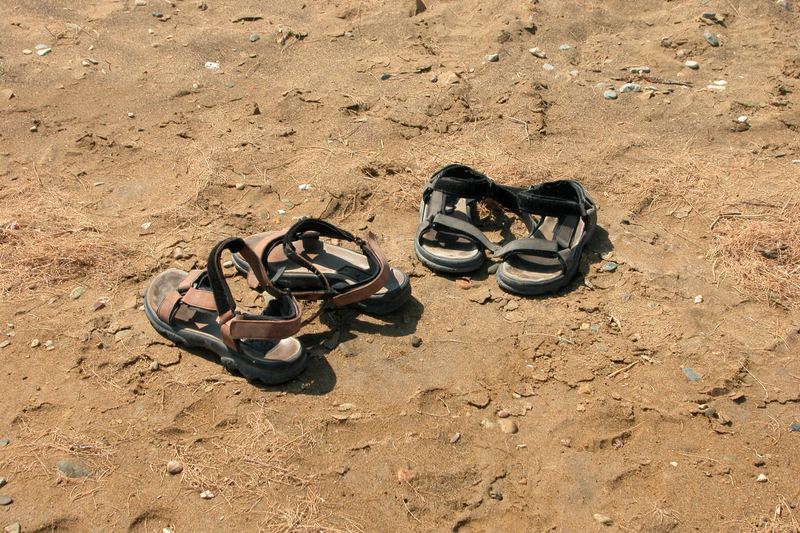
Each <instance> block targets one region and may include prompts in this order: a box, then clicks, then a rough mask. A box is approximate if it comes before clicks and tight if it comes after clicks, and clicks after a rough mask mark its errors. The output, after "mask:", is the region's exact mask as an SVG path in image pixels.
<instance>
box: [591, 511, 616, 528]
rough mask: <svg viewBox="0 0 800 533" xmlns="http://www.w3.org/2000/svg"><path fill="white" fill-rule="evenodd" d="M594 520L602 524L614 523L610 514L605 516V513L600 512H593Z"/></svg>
mask: <svg viewBox="0 0 800 533" xmlns="http://www.w3.org/2000/svg"><path fill="white" fill-rule="evenodd" d="M594 520H595V522H597V523H598V524H603V525H604V526H610V525H611V524H613V523H614V521H613V520H612V519H611V517H610V516H606V515H604V514H600V513H595V514H594Z"/></svg>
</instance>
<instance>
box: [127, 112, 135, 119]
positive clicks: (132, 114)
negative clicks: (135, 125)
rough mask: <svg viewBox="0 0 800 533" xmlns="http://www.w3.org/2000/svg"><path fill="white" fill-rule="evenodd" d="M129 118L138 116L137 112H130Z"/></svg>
mask: <svg viewBox="0 0 800 533" xmlns="http://www.w3.org/2000/svg"><path fill="white" fill-rule="evenodd" d="M128 118H136V113H128Z"/></svg>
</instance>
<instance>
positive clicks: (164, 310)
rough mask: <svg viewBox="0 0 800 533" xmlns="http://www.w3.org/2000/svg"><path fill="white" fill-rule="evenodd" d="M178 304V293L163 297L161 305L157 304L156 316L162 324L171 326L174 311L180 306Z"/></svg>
mask: <svg viewBox="0 0 800 533" xmlns="http://www.w3.org/2000/svg"><path fill="white" fill-rule="evenodd" d="M180 303H181V293H179V292H178V291H171V292H169V293H168V294H167V295H166V296H165V297H164V299H163V300H161V303H160V304H158V309H157V310H156V315H157V316H158V318H160V319H161V321H162V322H166V323H167V324H172V319H173V317H174V316H175V309H176V308H177V307H178V306H179V305H180Z"/></svg>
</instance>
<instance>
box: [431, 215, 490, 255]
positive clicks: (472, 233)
mask: <svg viewBox="0 0 800 533" xmlns="http://www.w3.org/2000/svg"><path fill="white" fill-rule="evenodd" d="M427 227H428V228H433V229H435V230H436V231H441V232H442V233H451V234H455V235H459V236H463V237H466V238H468V239H470V240H471V241H473V242H475V243H476V244H480V245H481V246H483V247H484V248H487V249H489V250H492V251H494V250H496V249H497V245H496V244H494V243H493V242H492V241H490V240H489V239H488V238H486V235H484V234H483V232H482V231H481V230H479V229H478V228H476V227H475V225H474V224H471V223H469V222H465V221H464V220H461V219H460V218H456V217H453V216H450V215H444V214H441V213H439V214H437V215H434V217H433V218H432V219H431V220H430V221H429V222H428V223H427ZM426 229H427V228H426Z"/></svg>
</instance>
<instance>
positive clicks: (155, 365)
mask: <svg viewBox="0 0 800 533" xmlns="http://www.w3.org/2000/svg"><path fill="white" fill-rule="evenodd" d="M159 368H161V367H160V365H159V364H158V361H153V362H152V363H150V372H158V369H159Z"/></svg>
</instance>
